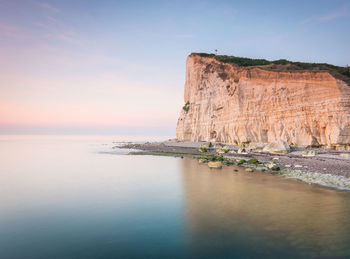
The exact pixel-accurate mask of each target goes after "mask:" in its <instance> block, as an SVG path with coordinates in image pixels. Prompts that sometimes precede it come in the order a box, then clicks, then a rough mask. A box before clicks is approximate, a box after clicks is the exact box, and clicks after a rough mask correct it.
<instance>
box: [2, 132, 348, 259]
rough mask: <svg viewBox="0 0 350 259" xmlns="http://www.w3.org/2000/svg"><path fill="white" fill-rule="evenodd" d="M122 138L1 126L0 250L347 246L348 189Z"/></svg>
mask: <svg viewBox="0 0 350 259" xmlns="http://www.w3.org/2000/svg"><path fill="white" fill-rule="evenodd" d="M121 139H123V138H120V137H116V138H97V137H96V138H88V137H79V138H78V137H52V136H46V137H38V136H37V137H33V136H30V137H23V136H0V258H84V259H85V258H126V257H128V258H145V257H146V258H147V257H148V258H150V257H156V258H171V257H173V258H179V257H182V258H184V257H188V258H200V257H201V258H222V257H225V258H229V257H232V258H262V257H268V258H334V257H337V258H349V257H350V192H346V191H340V190H334V189H328V188H324V187H319V186H315V185H309V184H305V183H302V182H299V181H295V180H290V179H285V178H282V177H279V176H272V175H268V174H264V173H258V172H256V173H247V172H245V171H243V170H242V169H239V170H240V171H239V172H234V171H233V167H224V168H223V169H222V170H215V169H214V170H213V169H212V170H210V169H209V168H208V167H207V166H206V165H203V164H199V163H198V162H197V161H196V160H192V159H180V158H173V157H156V156H143V155H140V156H127V155H122V154H120V153H123V152H122V151H121V152H120V151H119V150H116V149H112V148H111V147H112V146H113V144H112V141H120V140H121ZM129 139H130V138H128V139H125V140H129ZM139 139H140V138H139ZM132 140H138V139H136V138H134V139H132Z"/></svg>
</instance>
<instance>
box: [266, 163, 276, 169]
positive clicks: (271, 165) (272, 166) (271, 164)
mask: <svg viewBox="0 0 350 259" xmlns="http://www.w3.org/2000/svg"><path fill="white" fill-rule="evenodd" d="M264 166H266V167H267V168H269V169H271V170H272V169H274V168H277V164H276V163H273V162H270V163H266V164H264Z"/></svg>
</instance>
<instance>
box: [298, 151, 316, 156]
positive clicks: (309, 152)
mask: <svg viewBox="0 0 350 259" xmlns="http://www.w3.org/2000/svg"><path fill="white" fill-rule="evenodd" d="M301 155H302V156H315V155H316V151H315V150H304V151H303V152H301Z"/></svg>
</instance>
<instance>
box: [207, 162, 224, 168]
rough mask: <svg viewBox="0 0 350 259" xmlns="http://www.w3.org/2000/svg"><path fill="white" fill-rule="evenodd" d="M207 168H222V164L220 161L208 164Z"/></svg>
mask: <svg viewBox="0 0 350 259" xmlns="http://www.w3.org/2000/svg"><path fill="white" fill-rule="evenodd" d="M208 166H209V168H222V163H221V162H220V161H215V162H209V163H208Z"/></svg>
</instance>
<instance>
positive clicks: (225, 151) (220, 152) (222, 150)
mask: <svg viewBox="0 0 350 259" xmlns="http://www.w3.org/2000/svg"><path fill="white" fill-rule="evenodd" d="M228 151H229V150H228V149H224V148H222V149H218V150H216V153H219V154H225V153H227V152H228Z"/></svg>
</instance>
